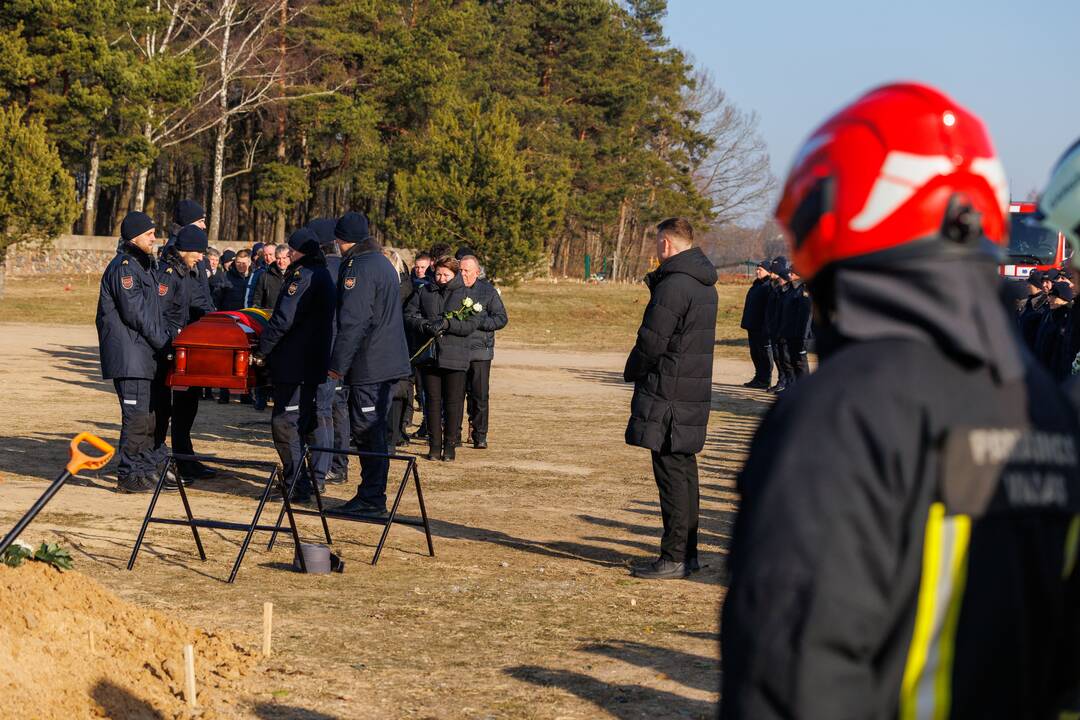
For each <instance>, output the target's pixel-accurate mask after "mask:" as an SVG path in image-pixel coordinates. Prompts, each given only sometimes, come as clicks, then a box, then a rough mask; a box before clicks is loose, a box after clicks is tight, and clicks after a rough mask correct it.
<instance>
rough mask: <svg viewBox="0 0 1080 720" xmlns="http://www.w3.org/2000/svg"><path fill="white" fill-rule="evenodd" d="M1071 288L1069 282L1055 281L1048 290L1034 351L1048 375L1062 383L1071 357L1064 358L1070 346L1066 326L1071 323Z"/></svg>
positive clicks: (1068, 368)
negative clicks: (1047, 298) (1045, 307)
mask: <svg viewBox="0 0 1080 720" xmlns="http://www.w3.org/2000/svg"><path fill="white" fill-rule="evenodd" d="M1072 301H1073V291H1072V288H1071V287H1069V284H1068V283H1065V282H1056V283H1054V285H1053V287H1052V288H1051V289H1050V295H1049V301H1048V303H1047V310H1046V312H1044V313H1043V314H1042V319H1041V321H1040V322H1039V328H1038V331H1037V332H1036V334H1035V348H1034V354H1035V357H1036V358H1038V360H1039V362H1040V363H1042V365H1043V367H1044V368H1046V369H1047V371H1048V372H1049V373H1050V375H1051V377H1053V378H1054V379H1055V380H1057V381H1058V382H1061V381H1062V380H1064V379H1065V378H1066V377H1068V376H1069V374H1070V370H1071V368H1072V358H1070V357H1067V355H1068V350H1069V347H1070V337H1069V329H1070V328H1071V326H1072V324H1071V321H1070V319H1069V316H1070V314H1071V312H1072Z"/></svg>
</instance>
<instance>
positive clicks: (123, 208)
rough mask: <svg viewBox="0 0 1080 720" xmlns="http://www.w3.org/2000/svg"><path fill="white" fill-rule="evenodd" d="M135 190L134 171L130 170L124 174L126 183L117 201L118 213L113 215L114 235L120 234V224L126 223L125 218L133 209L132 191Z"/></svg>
mask: <svg viewBox="0 0 1080 720" xmlns="http://www.w3.org/2000/svg"><path fill="white" fill-rule="evenodd" d="M133 188H134V182H133V179H132V171H131V169H130V168H128V171H127V173H125V174H124V182H123V183H122V184H121V186H120V194H119V196H118V197H117V201H116V212H115V213H114V214H113V226H112V234H113V235H119V234H120V223H121V222H123V221H124V216H125V215H127V214H128V209H129V208H130V207H131V191H132V189H133Z"/></svg>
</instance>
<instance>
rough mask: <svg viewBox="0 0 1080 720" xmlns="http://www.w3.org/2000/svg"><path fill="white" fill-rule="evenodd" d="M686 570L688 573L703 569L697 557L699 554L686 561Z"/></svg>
mask: <svg viewBox="0 0 1080 720" xmlns="http://www.w3.org/2000/svg"><path fill="white" fill-rule="evenodd" d="M686 570H687V572H688V573H696V572H699V571H700V570H701V563H700V562H699V561H698V559H697V555H695V556H694V557H692V558H690V559H689V560H687V561H686Z"/></svg>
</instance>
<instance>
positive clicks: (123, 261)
mask: <svg viewBox="0 0 1080 720" xmlns="http://www.w3.org/2000/svg"><path fill="white" fill-rule="evenodd" d="M120 264H121V265H127V264H128V261H127V260H121V261H120Z"/></svg>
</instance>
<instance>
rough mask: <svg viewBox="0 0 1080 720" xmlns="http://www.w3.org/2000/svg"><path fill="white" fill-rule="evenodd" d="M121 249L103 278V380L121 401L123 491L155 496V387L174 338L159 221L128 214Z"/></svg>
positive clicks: (119, 485)
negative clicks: (157, 256) (165, 304)
mask: <svg viewBox="0 0 1080 720" xmlns="http://www.w3.org/2000/svg"><path fill="white" fill-rule="evenodd" d="M120 238H121V244H120V247H119V248H117V251H116V257H114V258H113V259H112V262H110V263H109V266H108V267H106V268H105V273H104V274H103V275H102V276H101V289H100V292H99V294H98V306H97V333H98V345H99V348H100V351H101V376H102V377H103V378H104V379H106V380H112V381H113V385H114V386H115V388H116V395H117V397H118V398H119V400H120V418H121V427H120V447H119V452H118V453H117V459H118V460H119V466H118V468H117V471H116V479H117V489H118V490H119V491H120V492H133V493H137V492H149V491H151V490H153V489H154V484H155V482H156V480H157V470H158V468H159V467H160V465H161V462H162V461H163V458H159V457H158V456H157V455H156V454H155V452H154V417H153V414H152V409H151V406H150V384H151V381H152V380H153V377H154V373H155V371H156V370H157V364H158V360H157V356H160V355H163V354H164V351H165V348H166V346H167V345H168V344H169V335H168V333H167V332H166V330H165V324H164V322H163V320H162V317H161V306H160V304H159V303H158V284H157V281H156V280H155V279H154V272H153V269H154V260H153V254H152V253H153V250H154V244H155V242H156V240H155V237H154V221H153V220H151V219H150V217H149V216H148V215H146V214H144V213H141V212H132V213H128V214H127V216H126V217H125V218H124V221H123V222H122V223H121V225H120Z"/></svg>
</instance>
